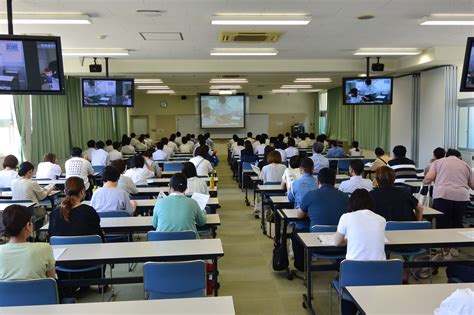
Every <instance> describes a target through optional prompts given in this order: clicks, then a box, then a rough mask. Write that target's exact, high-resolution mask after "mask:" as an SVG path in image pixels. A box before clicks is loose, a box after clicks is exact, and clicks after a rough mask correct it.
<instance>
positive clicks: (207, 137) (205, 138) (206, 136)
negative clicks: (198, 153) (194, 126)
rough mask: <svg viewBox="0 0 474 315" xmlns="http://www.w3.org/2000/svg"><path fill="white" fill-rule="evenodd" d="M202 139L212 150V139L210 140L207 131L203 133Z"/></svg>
mask: <svg viewBox="0 0 474 315" xmlns="http://www.w3.org/2000/svg"><path fill="white" fill-rule="evenodd" d="M204 141H205V143H206V145H207V146H208V147H209V149H210V150H214V141H212V139H211V134H210V133H209V132H206V133H205V134H204Z"/></svg>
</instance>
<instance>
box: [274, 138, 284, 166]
mask: <svg viewBox="0 0 474 315" xmlns="http://www.w3.org/2000/svg"><path fill="white" fill-rule="evenodd" d="M283 145H284V143H283V142H276V143H275V151H277V152H278V153H280V156H281V162H282V163H285V162H286V152H285V150H283Z"/></svg>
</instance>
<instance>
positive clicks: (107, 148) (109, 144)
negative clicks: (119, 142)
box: [104, 139, 114, 153]
mask: <svg viewBox="0 0 474 315" xmlns="http://www.w3.org/2000/svg"><path fill="white" fill-rule="evenodd" d="M113 149H114V146H113V142H112V140H110V139H108V140H106V141H105V147H104V150H105V152H107V153H110V152H112V150H113Z"/></svg>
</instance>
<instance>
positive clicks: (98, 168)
mask: <svg viewBox="0 0 474 315" xmlns="http://www.w3.org/2000/svg"><path fill="white" fill-rule="evenodd" d="M104 168H105V166H103V165H94V166H92V169H93V170H94V173H99V175H100V174H102V171H103V170H104Z"/></svg>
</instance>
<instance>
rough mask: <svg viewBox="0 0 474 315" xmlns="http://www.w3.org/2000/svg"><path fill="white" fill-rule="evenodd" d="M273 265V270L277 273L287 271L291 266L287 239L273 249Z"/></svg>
mask: <svg viewBox="0 0 474 315" xmlns="http://www.w3.org/2000/svg"><path fill="white" fill-rule="evenodd" d="M272 265H273V270H275V271H283V270H286V269H287V268H288V266H289V265H290V262H289V260H288V249H287V248H286V239H285V241H283V242H281V243H280V244H278V246H276V247H275V248H274V249H273V257H272Z"/></svg>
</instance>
